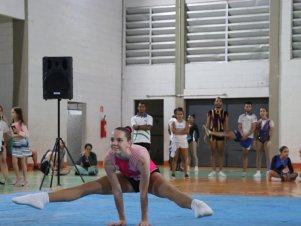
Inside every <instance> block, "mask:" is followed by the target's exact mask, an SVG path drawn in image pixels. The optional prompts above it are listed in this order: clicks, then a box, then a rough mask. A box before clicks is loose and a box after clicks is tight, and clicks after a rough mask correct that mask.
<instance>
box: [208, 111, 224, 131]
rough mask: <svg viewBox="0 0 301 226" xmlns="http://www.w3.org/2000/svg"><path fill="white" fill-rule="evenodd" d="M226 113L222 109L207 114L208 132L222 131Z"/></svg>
mask: <svg viewBox="0 0 301 226" xmlns="http://www.w3.org/2000/svg"><path fill="white" fill-rule="evenodd" d="M227 116H228V112H227V111H224V110H223V109H216V108H215V109H212V110H210V111H209V112H208V117H209V118H210V127H209V128H210V130H211V131H217V132H221V131H224V129H225V128H224V124H225V120H226V117H227Z"/></svg>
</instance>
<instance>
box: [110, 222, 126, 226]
mask: <svg viewBox="0 0 301 226" xmlns="http://www.w3.org/2000/svg"><path fill="white" fill-rule="evenodd" d="M107 226H126V222H125V221H118V222H114V223H113V224H108V225H107Z"/></svg>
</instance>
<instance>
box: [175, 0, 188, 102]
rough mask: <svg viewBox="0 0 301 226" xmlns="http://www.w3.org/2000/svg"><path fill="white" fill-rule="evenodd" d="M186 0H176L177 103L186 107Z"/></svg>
mask: <svg viewBox="0 0 301 226" xmlns="http://www.w3.org/2000/svg"><path fill="white" fill-rule="evenodd" d="M185 26H186V25H185V1H184V0H176V63H175V66H176V70H175V76H176V79H175V81H176V82H175V94H176V96H177V97H176V98H175V102H176V103H175V104H176V106H177V107H184V99H183V97H182V96H181V95H183V93H184V88H185V57H186V55H185V45H186V39H185V31H186V29H185Z"/></svg>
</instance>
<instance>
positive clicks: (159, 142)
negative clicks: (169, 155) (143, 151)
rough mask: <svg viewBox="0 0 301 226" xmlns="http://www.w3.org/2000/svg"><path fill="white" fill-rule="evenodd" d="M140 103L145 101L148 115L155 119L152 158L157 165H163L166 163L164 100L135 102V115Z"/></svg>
mask: <svg viewBox="0 0 301 226" xmlns="http://www.w3.org/2000/svg"><path fill="white" fill-rule="evenodd" d="M139 101H143V102H144V103H145V106H146V112H147V114H149V115H151V116H152V117H153V127H152V129H151V150H150V157H151V159H152V160H153V162H154V163H155V164H157V165H162V164H163V162H164V152H163V150H164V144H163V143H164V142H163V139H164V138H163V130H164V125H163V106H164V105H163V100H135V104H134V106H135V108H134V112H135V114H136V113H137V105H138V102H139Z"/></svg>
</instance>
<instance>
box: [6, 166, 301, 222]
mask: <svg viewBox="0 0 301 226" xmlns="http://www.w3.org/2000/svg"><path fill="white" fill-rule="evenodd" d="M160 170H161V173H162V174H163V175H164V176H165V177H166V178H167V179H170V171H169V169H168V168H166V167H162V168H161V169H160ZM209 172H210V169H209V168H199V172H197V173H195V172H191V173H190V177H191V178H190V179H184V178H183V173H182V172H177V173H176V179H174V180H171V183H172V184H174V185H175V186H177V187H178V188H180V189H181V190H182V191H184V192H186V193H189V194H190V195H192V196H193V197H194V198H198V199H201V200H204V201H205V202H206V203H208V205H210V206H211V207H212V209H213V210H214V215H213V216H211V217H206V218H201V219H196V218H194V217H193V213H192V211H191V210H188V209H182V208H180V207H178V206H177V205H175V204H174V203H172V202H170V201H169V200H166V199H161V198H158V197H155V196H153V195H149V221H150V223H151V225H152V226H170V225H171V226H195V225H206V226H241V225H244V226H245V225H246V226H259V225H265V226H284V225H289V226H300V225H301V214H300V210H299V209H300V204H301V198H300V197H301V182H299V181H296V182H290V183H281V182H267V181H266V179H265V178H264V177H263V178H261V179H260V180H254V179H253V174H254V173H255V170H254V169H249V171H248V175H247V177H246V178H242V177H241V170H240V169H226V170H225V173H226V174H227V175H228V177H227V178H226V179H220V178H218V177H217V178H214V179H208V177H207V175H208V173H209ZM28 174H29V186H27V187H14V186H12V185H10V184H8V185H5V186H2V185H0V193H1V195H0V215H1V218H0V219H1V220H0V225H5V226H7V225H12V226H19V225H20V226H21V225H22V226H23V225H31V226H35V225H36V226H38V225H64V226H66V225H72V226H77V225H107V224H108V223H112V222H114V221H116V220H117V219H118V216H117V211H116V208H115V205H114V200H113V197H112V196H111V195H90V196H86V197H84V198H81V199H79V200H75V201H72V202H66V203H50V204H48V205H47V206H46V207H45V208H44V209H43V210H40V209H35V208H32V207H28V206H24V205H16V204H14V203H12V202H11V198H12V197H15V196H20V195H24V194H27V193H32V192H37V191H38V189H39V186H40V183H41V180H42V176H43V174H42V173H41V172H38V171H32V172H29V173H28ZM102 175H104V170H103V169H101V170H100V174H99V176H102ZM10 177H11V179H13V178H14V175H13V173H12V172H11V173H10ZM50 178H51V177H50V176H47V177H46V179H45V181H44V184H43V190H46V191H49V189H50V188H49V185H50V184H49V182H50ZM95 178H97V177H94V176H93V177H91V176H85V177H84V179H85V181H89V180H93V179H95ZM60 180H61V186H57V177H56V176H54V177H53V186H52V189H53V190H55V189H60V188H62V187H70V186H74V185H77V184H80V183H82V182H81V179H80V177H78V176H75V175H74V172H73V171H71V172H70V173H69V174H68V175H65V176H61V177H60ZM124 206H125V211H126V216H127V222H128V224H127V225H128V226H133V225H137V224H138V223H139V221H140V205H139V194H137V193H131V194H124ZM16 216H17V217H16Z"/></svg>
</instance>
